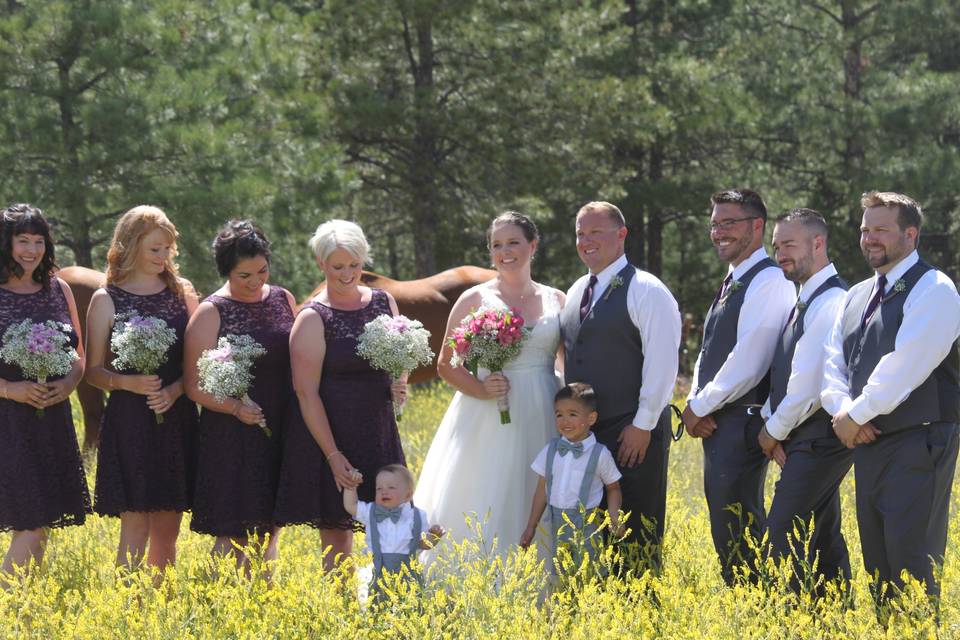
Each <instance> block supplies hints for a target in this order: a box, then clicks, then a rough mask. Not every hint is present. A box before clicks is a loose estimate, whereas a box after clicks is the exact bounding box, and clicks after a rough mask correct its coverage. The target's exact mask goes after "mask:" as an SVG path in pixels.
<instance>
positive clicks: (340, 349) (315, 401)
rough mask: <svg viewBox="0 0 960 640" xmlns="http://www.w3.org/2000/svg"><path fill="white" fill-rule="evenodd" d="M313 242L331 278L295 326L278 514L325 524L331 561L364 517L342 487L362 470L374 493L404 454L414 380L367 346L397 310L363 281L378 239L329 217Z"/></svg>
mask: <svg viewBox="0 0 960 640" xmlns="http://www.w3.org/2000/svg"><path fill="white" fill-rule="evenodd" d="M310 248H311V249H313V252H314V254H315V255H316V258H317V265H319V267H320V270H321V271H322V272H323V275H324V277H325V280H326V287H325V288H324V290H323V291H321V292H320V293H319V294H318V295H317V296H316V297H315V298H314V299H313V300H311V301H310V302H308V303H306V304H305V305H304V307H303V309H301V311H300V313H299V314H298V315H297V321H296V322H295V323H294V325H293V331H292V332H291V334H290V353H291V356H292V357H291V365H292V368H293V386H294V390H295V391H296V393H297V399H298V401H299V402H298V404H297V406H296V407H294V410H293V411H291V415H292V420H291V422H290V424H289V427H288V430H287V434H286V441H285V442H284V449H283V466H282V469H281V472H280V486H279V489H278V491H277V511H276V514H277V515H276V519H277V522H278V523H280V524H281V525H284V524H308V525H310V526H312V527H314V528H315V529H319V530H320V540H321V544H322V545H323V548H324V549H326V548H327V547H330V548H331V553H328V554H327V555H325V556H324V566H325V567H326V568H327V569H328V570H329V569H331V568H333V567H334V566H335V565H336V563H337V562H339V556H340V554H343V555H348V554H350V552H351V551H352V549H353V530H354V527H355V526H356V525H355V524H354V522H353V520H352V519H351V517H350V515H349V514H348V513H347V512H346V511H345V510H344V508H343V499H342V498H341V496H340V490H341V488H343V487H348V488H355V487H357V482H356V481H355V480H354V479H353V477H351V473H352V472H353V471H354V470H358V471H360V473H362V474H363V477H364V478H366V482H364V483H363V485H361V486H360V487H359V494H360V499H361V500H364V501H366V502H373V501H374V482H373V479H374V478H376V475H377V470H378V469H380V468H381V467H383V466H385V465H388V464H404V456H403V450H402V449H401V447H400V435H399V433H398V432H397V423H396V421H395V419H394V416H393V404H392V399H391V398H392V397H393V398H396V399H397V400H401V399H403V398H404V397H405V396H406V382H397V383H395V384H393V385H391V381H390V376H389V375H387V374H386V373H384V372H382V371H377V370H374V369H372V368H371V367H370V365H369V364H368V363H367V361H366V360H364V359H362V358H361V357H360V356H358V355H357V338H358V337H359V336H360V334H361V333H362V332H363V327H364V325H365V324H366V323H367V322H370V321H371V320H373V319H374V318H376V317H377V316H379V315H381V314H385V313H386V314H390V315H397V314H398V311H397V303H396V302H395V301H394V299H393V297H392V296H391V295H390V294H389V293H387V292H386V291H382V290H380V289H370V288H369V287H364V286H361V284H360V275H361V272H362V269H363V265H364V263H365V262H368V256H369V251H370V248H369V245H368V244H367V239H366V238H365V237H364V235H363V230H362V229H360V227H359V226H357V225H356V224H354V223H352V222H347V221H344V220H331V221H329V222H326V223H324V224H322V225H320V226H319V227H318V228H317V231H316V233H315V234H314V236H313V238H312V239H311V240H310Z"/></svg>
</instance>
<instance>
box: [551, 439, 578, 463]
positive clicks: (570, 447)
mask: <svg viewBox="0 0 960 640" xmlns="http://www.w3.org/2000/svg"><path fill="white" fill-rule="evenodd" d="M557 451H558V452H559V453H560V457H561V458H562V457H563V456H565V455H567V454H568V453H571V452H572V453H573V457H574V459H576V458H579V457H580V456H582V455H583V443H582V442H578V443H576V444H570V443H569V442H567V441H566V440H561V441H560V444H558V445H557Z"/></svg>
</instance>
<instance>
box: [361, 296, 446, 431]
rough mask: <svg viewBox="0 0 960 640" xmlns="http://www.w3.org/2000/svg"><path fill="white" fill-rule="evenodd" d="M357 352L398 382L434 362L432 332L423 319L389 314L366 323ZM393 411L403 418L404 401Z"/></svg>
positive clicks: (372, 365)
mask: <svg viewBox="0 0 960 640" xmlns="http://www.w3.org/2000/svg"><path fill="white" fill-rule="evenodd" d="M357 355H359V356H360V357H361V358H364V359H365V360H366V361H367V362H369V363H370V366H371V367H373V368H374V369H380V370H381V371H386V372H387V373H388V374H390V377H391V378H392V379H393V380H394V381H397V380H400V379H401V378H403V376H404V375H406V374H408V373H410V372H411V371H413V370H414V369H416V368H417V367H418V366H420V365H424V364H430V363H431V362H433V351H431V349H430V332H429V331H427V330H426V329H425V328H424V327H423V323H421V322H420V321H419V320H411V319H410V318H408V317H406V316H391V315H388V314H386V313H385V314H383V315H380V316H377V317H376V318H374V319H373V320H371V321H370V322H368V323H367V324H366V325H364V327H363V333H362V334H360V338H359V339H358V340H357ZM393 411H394V414H395V415H396V417H397V421H400V420H401V418H402V416H403V404H402V403H400V404H397V403H394V405H393Z"/></svg>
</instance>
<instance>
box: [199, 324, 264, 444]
mask: <svg viewBox="0 0 960 640" xmlns="http://www.w3.org/2000/svg"><path fill="white" fill-rule="evenodd" d="M266 353H267V350H266V349H264V348H263V345H261V344H260V343H259V342H257V341H256V340H254V339H253V338H251V337H250V336H248V335H235V334H232V333H229V334H227V335H225V336H224V337H222V338H220V339H219V340H218V341H217V348H216V349H207V350H206V351H204V352H203V353H201V354H200V359H199V360H197V369H198V371H199V373H200V388H201V389H203V390H204V391H206V392H207V393H209V394H210V395H212V396H213V397H214V398H216V399H217V402H223V401H224V400H226V399H227V398H236V399H238V400H240V401H241V402H243V403H244V404H250V403H251V402H253V401H252V400H251V399H250V396H249V395H248V394H249V391H250V385H251V384H253V374H252V373H251V372H250V369H251V368H253V362H254V360H256V359H257V358H259V357H261V356H263V355H265V354H266ZM260 428H261V429H263V432H264V433H265V434H267V436H268V437H269V436H270V435H272V434H271V433H270V429H268V428H267V423H266V422H261V423H260Z"/></svg>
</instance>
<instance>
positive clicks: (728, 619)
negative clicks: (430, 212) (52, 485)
mask: <svg viewBox="0 0 960 640" xmlns="http://www.w3.org/2000/svg"><path fill="white" fill-rule="evenodd" d="M449 399H450V391H449V390H448V388H446V387H445V386H443V385H439V384H434V385H432V386H428V387H424V388H420V389H418V390H417V391H416V392H415V393H414V394H413V397H412V399H411V402H410V404H409V406H408V408H407V410H406V412H405V414H404V419H403V422H402V423H401V431H402V436H403V445H404V450H405V452H406V454H407V460H408V463H409V464H410V466H411V468H413V470H414V471H415V472H417V471H419V469H420V467H421V465H422V463H423V459H424V456H425V455H426V452H427V449H428V448H429V445H430V440H431V438H432V436H433V433H434V431H435V430H436V428H437V425H438V424H439V422H440V419H441V417H442V415H443V412H444V410H445V408H446V405H447V403H448V402H449ZM74 415H79V412H78V411H75V412H74ZM701 460H702V454H701V450H700V444H699V442H697V441H695V440H692V439H690V438H686V437H685V438H683V439H682V440H681V441H680V442H679V443H677V444H675V445H674V447H673V449H672V451H671V459H670V491H669V496H668V506H667V513H668V522H667V535H666V540H667V542H666V548H665V566H664V569H663V572H662V573H661V574H660V575H658V576H654V575H650V574H645V575H641V576H631V577H629V578H628V579H626V580H624V579H619V578H615V577H606V578H588V579H582V580H580V579H574V580H571V581H569V582H568V583H566V585H567V586H565V587H556V588H555V589H554V590H553V591H552V592H551V593H550V595H544V593H545V589H544V584H546V582H547V572H546V570H545V569H544V568H543V567H542V566H541V565H539V564H538V562H537V557H536V554H535V553H533V552H532V551H531V552H522V551H517V552H514V553H512V554H510V555H509V556H508V557H507V558H506V560H505V561H501V560H500V559H498V558H496V557H490V556H484V555H483V554H478V553H477V551H476V549H473V548H470V546H469V545H466V546H461V547H455V546H453V545H450V544H449V542H447V543H444V544H447V545H448V548H447V549H446V552H447V554H448V555H449V556H453V557H455V558H459V560H458V561H457V562H458V563H460V564H461V566H460V568H459V570H458V571H457V572H456V573H453V572H449V573H448V574H446V575H445V576H443V577H440V578H439V579H437V580H436V581H434V582H432V583H429V584H428V585H427V588H426V590H425V591H424V592H423V593H419V594H417V593H410V591H409V589H410V587H409V585H408V584H406V583H402V582H399V581H395V582H392V583H390V584H388V585H387V588H388V589H390V590H393V591H397V592H399V596H398V597H397V598H396V599H395V601H393V603H391V604H390V605H389V606H387V607H385V608H384V609H382V610H380V611H378V612H377V613H376V615H374V614H373V613H372V612H371V610H369V609H368V608H367V607H366V606H361V604H360V603H359V602H358V600H357V597H356V593H357V580H358V578H357V577H356V575H357V574H356V573H355V572H351V571H344V572H342V573H341V572H338V573H336V574H333V575H324V574H323V573H322V571H321V549H320V545H319V537H318V536H317V534H316V532H314V531H313V530H311V529H308V528H304V527H291V528H289V529H287V530H285V531H284V532H283V534H282V536H281V551H280V560H279V561H278V563H277V566H276V567H275V571H274V580H273V583H272V584H268V583H267V582H266V581H265V580H263V579H262V578H260V577H254V578H253V579H249V580H248V579H245V578H242V577H239V576H238V575H237V573H236V572H235V571H233V570H232V569H231V568H230V567H229V566H228V565H227V564H221V565H219V566H217V567H214V566H211V563H210V560H209V555H208V554H209V549H210V546H211V544H212V540H211V539H210V538H208V537H205V536H199V535H196V534H194V533H191V532H190V531H189V522H188V520H187V519H185V521H184V524H183V528H182V533H181V537H180V543H179V562H178V565H177V568H176V569H175V570H173V571H170V572H169V574H168V575H167V576H166V579H165V580H164V581H163V583H162V586H161V587H159V588H155V587H154V586H153V583H152V580H151V578H150V576H149V575H148V574H147V573H146V572H140V573H134V574H133V575H130V576H118V574H117V573H116V572H115V571H114V568H113V557H114V553H115V545H116V542H117V535H118V529H119V523H118V521H117V520H116V519H104V518H99V517H96V516H92V517H90V518H89V520H88V522H87V524H86V526H84V527H73V528H68V529H63V530H56V531H53V532H51V536H50V538H51V539H50V545H49V552H48V556H47V560H46V562H45V564H44V566H43V567H42V568H41V570H40V571H38V572H35V573H34V574H33V575H31V576H30V578H29V579H28V580H27V581H26V583H25V584H24V585H23V586H22V587H18V588H16V589H14V590H12V591H10V592H3V591H2V590H0V637H4V638H55V637H64V638H124V639H125V640H126V639H131V640H132V639H134V638H304V637H315V638H328V637H330V638H439V637H450V638H455V637H467V638H500V637H505V638H506V637H509V638H541V637H556V638H565V639H568V638H569V639H571V640H572V639H577V638H591V639H592V638H633V637H663V638H711V639H712V638H905V637H908V638H933V637H936V635H937V630H936V628H935V626H934V619H933V616H932V614H931V612H930V610H929V608H928V605H927V603H926V599H925V598H924V597H923V596H922V594H921V593H920V592H919V591H918V590H916V589H914V590H911V591H910V592H909V593H908V594H907V595H906V596H905V597H904V598H903V599H902V601H901V603H900V604H899V605H898V609H897V610H895V611H894V614H893V617H892V618H891V620H890V624H889V627H888V628H886V629H885V628H883V627H881V626H880V625H879V624H878V623H877V621H876V617H875V615H874V611H873V607H872V606H871V604H870V596H869V587H868V580H867V576H866V575H865V572H864V570H863V568H862V557H861V554H860V544H859V539H858V536H857V531H856V519H855V514H854V502H853V477H852V474H851V475H850V476H849V477H848V478H847V480H846V482H845V483H844V485H843V510H844V515H845V516H846V518H845V519H844V527H843V528H844V534H845V536H846V538H847V542H848V544H849V546H850V550H851V556H852V557H851V560H852V563H853V569H854V583H853V591H854V592H853V597H854V602H855V605H856V606H855V607H854V608H852V609H848V608H844V607H843V606H842V599H841V598H839V597H836V598H828V599H826V600H825V601H823V602H820V603H815V602H812V601H809V600H801V601H799V602H798V601H797V599H796V598H795V597H794V596H792V595H788V594H786V593H785V592H784V591H783V589H782V588H778V586H777V584H778V582H782V580H783V576H782V575H780V574H781V573H782V572H778V571H777V570H776V568H772V567H768V570H769V575H768V576H767V578H768V579H769V580H770V582H771V583H772V585H773V586H772V588H770V589H759V588H754V587H748V586H739V587H736V588H733V589H728V588H726V587H725V586H724V585H723V583H722V582H721V580H720V577H719V572H718V570H717V567H716V564H715V563H716V560H715V557H714V553H713V549H712V544H711V542H710V530H709V524H708V522H707V515H706V505H705V502H704V499H703V489H702V471H701ZM93 471H94V469H93V466H92V464H91V465H90V466H89V468H88V478H89V481H90V483H91V487H92V481H93ZM776 476H777V472H776V471H774V470H771V472H770V477H769V479H768V499H769V496H770V495H772V488H773V482H774V481H775V479H776ZM957 500H958V492H957V491H954V493H953V503H954V507H956V503H957ZM954 511H955V509H954ZM518 534H519V532H518ZM360 541H362V536H360V537H358V542H360ZM501 542H507V543H510V542H513V541H501ZM8 543H9V534H0V546H2V548H4V549H5V548H6V546H7V544H8ZM958 546H960V525H958V521H957V518H954V519H953V520H952V521H951V526H950V543H948V550H947V553H948V556H947V564H946V567H945V569H944V577H943V581H944V592H943V603H942V609H941V624H940V629H939V634H940V637H945V638H950V637H960V612H958V604H957V603H958V591H960V579H958V576H957V571H956V565H957V561H956V554H955V552H954V551H953V549H956V548H957V547H958ZM358 547H359V545H358ZM608 553H609V552H608ZM354 562H355V563H356V564H357V565H364V564H366V558H365V556H363V554H362V552H360V551H358V553H357V554H355V556H354V557H353V558H352V559H351V562H350V563H348V564H350V565H352V564H353V563H354ZM602 562H603V560H602ZM605 562H607V563H608V564H609V563H611V562H612V559H611V558H609V557H607V558H606V560H605ZM254 575H255V576H258V575H259V572H258V571H257V568H256V567H255V568H254Z"/></svg>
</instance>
